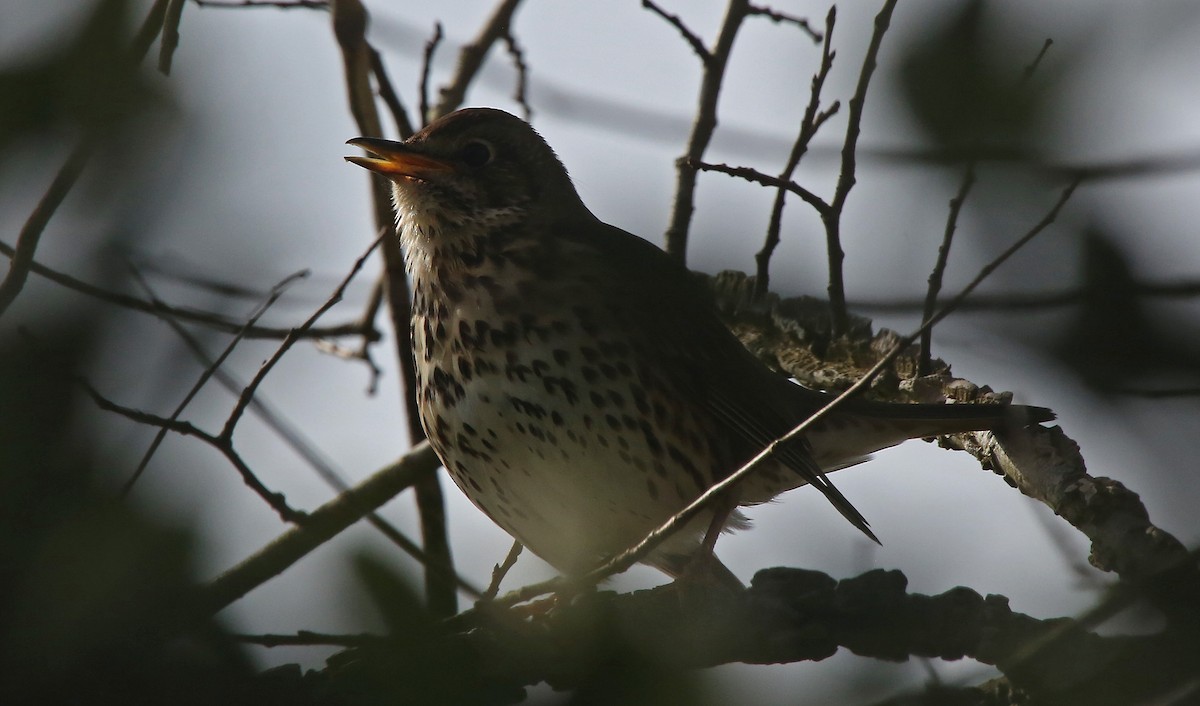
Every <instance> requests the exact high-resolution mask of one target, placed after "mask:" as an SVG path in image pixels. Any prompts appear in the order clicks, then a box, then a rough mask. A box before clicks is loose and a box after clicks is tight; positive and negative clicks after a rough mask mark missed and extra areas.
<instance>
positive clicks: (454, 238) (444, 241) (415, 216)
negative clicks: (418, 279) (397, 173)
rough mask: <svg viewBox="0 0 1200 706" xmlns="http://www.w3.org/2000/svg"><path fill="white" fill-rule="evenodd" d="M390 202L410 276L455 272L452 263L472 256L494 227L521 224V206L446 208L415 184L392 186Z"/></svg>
mask: <svg viewBox="0 0 1200 706" xmlns="http://www.w3.org/2000/svg"><path fill="white" fill-rule="evenodd" d="M392 203H393V204H394V205H395V208H396V226H397V229H398V230H399V234H400V247H401V248H402V249H403V251H404V263H405V268H406V269H407V270H408V271H409V273H410V274H414V275H416V274H420V273H421V272H428V271H430V270H431V269H434V267H435V264H436V265H438V266H439V267H438V268H437V269H439V270H443V271H445V270H447V269H449V270H455V269H457V268H456V267H455V266H454V263H455V261H457V260H459V259H460V258H461V257H462V256H463V255H467V254H468V253H473V252H474V251H475V250H476V249H477V248H478V247H479V244H480V243H481V242H485V241H486V240H487V236H488V233H489V232H490V231H492V230H493V229H495V228H499V227H503V226H507V225H509V224H512V223H515V222H517V221H520V220H521V219H522V218H523V217H524V215H525V208H524V207H521V206H501V207H487V208H477V209H475V210H471V211H466V210H463V209H461V208H454V207H450V208H447V207H445V206H444V205H443V204H442V202H441V200H440V199H437V198H433V197H432V195H431V194H429V193H427V191H426V190H425V189H423V188H420V186H419V185H417V184H395V186H394V188H393V189H392Z"/></svg>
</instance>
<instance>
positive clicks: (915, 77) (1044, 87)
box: [900, 0, 1070, 154]
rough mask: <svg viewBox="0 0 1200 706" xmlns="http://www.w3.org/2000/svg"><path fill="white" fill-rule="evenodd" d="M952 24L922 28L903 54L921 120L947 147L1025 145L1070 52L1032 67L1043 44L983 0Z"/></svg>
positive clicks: (911, 101) (908, 89) (971, 149)
mask: <svg viewBox="0 0 1200 706" xmlns="http://www.w3.org/2000/svg"><path fill="white" fill-rule="evenodd" d="M960 8H961V9H960V10H959V11H958V12H957V13H948V14H947V18H946V20H945V23H944V24H942V25H941V26H936V27H933V28H930V30H929V31H928V32H925V33H922V34H921V35H920V38H919V42H918V43H916V44H914V45H912V46H910V47H908V48H907V49H906V50H905V55H904V56H903V57H902V58H901V60H900V65H901V82H902V86H903V88H904V91H905V98H906V102H907V104H908V106H909V107H910V109H911V110H912V112H913V115H914V116H915V117H916V119H917V121H918V123H919V124H920V125H921V126H922V127H923V128H924V129H925V130H926V132H927V133H928V134H929V135H930V136H931V137H932V138H933V139H934V140H935V141H936V142H938V143H939V144H940V145H941V146H943V147H945V148H947V149H948V150H951V151H954V152H965V153H968V154H971V153H975V152H977V151H980V150H984V151H988V152H995V151H997V150H998V151H1001V152H1004V153H1010V152H1012V151H1014V150H1015V151H1017V152H1019V153H1020V152H1024V151H1025V150H1027V149H1030V148H1031V147H1032V146H1033V144H1032V143H1033V142H1034V139H1033V138H1034V137H1035V136H1036V131H1037V128H1038V126H1039V124H1040V121H1041V117H1042V116H1043V114H1044V113H1045V112H1046V109H1047V108H1048V102H1049V101H1050V100H1052V99H1053V98H1054V96H1055V95H1056V94H1057V91H1056V90H1055V89H1056V85H1057V84H1058V82H1059V81H1061V80H1062V78H1063V72H1064V71H1065V70H1066V68H1067V67H1068V66H1069V63H1070V59H1069V57H1064V56H1063V51H1062V50H1061V49H1060V48H1057V47H1056V49H1055V60H1054V62H1052V65H1046V66H1042V65H1040V64H1039V65H1038V68H1037V71H1036V72H1035V73H1034V74H1033V75H1032V76H1027V74H1028V69H1029V67H1030V66H1032V65H1033V63H1034V60H1035V58H1037V56H1038V45H1037V44H1034V43H1033V42H1034V41H1038V40H1040V39H1041V38H1036V37H1034V38H1031V37H1030V36H1029V35H1028V34H1022V35H1021V36H1011V34H1010V32H1009V31H1008V30H1006V28H1004V27H1003V26H1002V25H1001V24H1000V23H998V22H996V21H995V15H994V13H993V14H989V13H988V11H987V10H988V5H987V3H985V2H984V1H983V0H971V2H968V3H963V4H962V5H961V6H960Z"/></svg>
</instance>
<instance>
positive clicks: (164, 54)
mask: <svg viewBox="0 0 1200 706" xmlns="http://www.w3.org/2000/svg"><path fill="white" fill-rule="evenodd" d="M183 3H184V0H167V12H166V14H165V15H164V16H163V28H162V42H161V43H160V44H159V47H158V70H159V71H160V72H162V74H163V75H164V76H170V75H171V60H172V59H173V58H174V56H175V50H176V49H178V48H179V23H180V21H181V20H182V19H183Z"/></svg>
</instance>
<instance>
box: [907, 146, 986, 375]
mask: <svg viewBox="0 0 1200 706" xmlns="http://www.w3.org/2000/svg"><path fill="white" fill-rule="evenodd" d="M973 186H975V162H974V160H972V161H969V162H967V168H966V170H964V171H963V177H962V182H961V183H960V184H959V185H958V193H956V194H955V195H954V198H952V199H950V212H949V213H948V214H947V215H946V228H945V230H944V231H943V232H942V243H941V245H939V246H938V253H937V260H936V261H935V262H934V263H933V271H932V272H930V273H929V287H928V288H927V289H926V290H925V308H924V310H923V312H922V316H921V319H922V320H925V319H928V318H929V317H931V316H933V313H934V311H936V310H937V298H938V294H939V293H941V291H942V277H943V275H945V273H946V265H947V263H948V262H949V261H950V246H951V244H953V242H954V231H955V229H956V228H957V227H958V214H959V213H960V212H961V211H962V207H963V204H964V203H966V201H967V195H968V194H970V193H971V187H973ZM932 365H933V329H926V330H925V331H924V332H923V333H922V334H921V352H920V353H919V357H918V359H917V374H918V375H928V374H929V372H930V370H931V369H932Z"/></svg>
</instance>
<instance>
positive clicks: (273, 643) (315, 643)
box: [233, 630, 388, 647]
mask: <svg viewBox="0 0 1200 706" xmlns="http://www.w3.org/2000/svg"><path fill="white" fill-rule="evenodd" d="M233 639H235V640H237V641H238V642H243V643H245V644H248V645H258V646H260V647H326V646H333V647H371V646H374V645H380V644H384V643H386V642H387V641H388V638H387V637H385V636H383V635H370V634H366V633H362V634H358V635H331V634H329V633H324V632H313V631H311V630H299V631H297V632H296V634H295V635H272V634H266V635H234V636H233Z"/></svg>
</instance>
